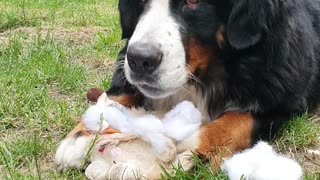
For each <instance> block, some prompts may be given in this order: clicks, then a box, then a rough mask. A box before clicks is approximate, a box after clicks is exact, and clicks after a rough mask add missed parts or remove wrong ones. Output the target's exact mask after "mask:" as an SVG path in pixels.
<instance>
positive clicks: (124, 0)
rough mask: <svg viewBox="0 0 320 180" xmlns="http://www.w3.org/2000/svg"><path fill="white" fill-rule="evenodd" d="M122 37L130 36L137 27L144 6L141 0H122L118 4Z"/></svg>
mask: <svg viewBox="0 0 320 180" xmlns="http://www.w3.org/2000/svg"><path fill="white" fill-rule="evenodd" d="M118 8H119V12H120V23H121V28H122V39H127V38H130V37H131V36H132V34H133V32H134V29H135V28H136V25H137V23H138V20H139V17H140V14H141V13H142V11H143V6H141V3H140V1H139V0H120V1H119V4H118Z"/></svg>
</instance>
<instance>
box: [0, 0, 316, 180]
mask: <svg viewBox="0 0 320 180" xmlns="http://www.w3.org/2000/svg"><path fill="white" fill-rule="evenodd" d="M116 6H117V1H116V0H56V1H49V0H0V97H1V98H0V179H84V176H83V173H82V172H81V171H78V170H70V171H68V172H66V173H63V174H60V173H58V172H56V170H55V168H54V165H53V163H52V159H53V156H54V153H55V150H56V148H57V145H58V143H59V141H60V140H61V139H62V138H63V136H64V135H65V134H67V132H68V131H70V130H71V129H72V127H73V126H74V124H75V122H76V120H78V119H79V118H80V117H81V115H82V113H83V112H84V110H85V109H86V108H87V106H88V105H87V104H86V103H85V98H84V97H85V93H86V91H87V90H88V89H90V88H92V87H100V88H104V89H107V88H108V86H109V83H110V78H111V74H112V69H113V62H114V60H115V58H116V56H117V53H118V51H119V50H120V48H121V47H122V46H123V42H122V41H120V37H121V32H120V25H119V21H118V12H117V8H116ZM317 127H319V124H316V123H315V122H312V121H311V120H309V118H308V117H307V116H303V117H299V118H298V120H297V121H295V122H292V123H290V124H289V125H288V127H287V128H286V129H285V130H284V131H283V134H282V135H281V136H280V137H279V140H278V141H276V142H275V143H274V146H275V147H277V148H278V149H279V150H280V151H281V152H283V153H285V154H289V155H291V153H293V154H294V155H297V157H298V158H297V159H298V160H299V162H301V164H302V165H304V163H305V162H306V161H307V160H306V159H305V158H304V156H303V154H304V150H306V149H308V148H315V147H319V144H318V145H317V143H318V142H317V140H316V139H317V137H319V128H317ZM196 162H197V163H196V168H195V170H194V171H192V172H188V173H185V172H182V171H181V170H180V169H179V168H178V169H177V174H176V176H174V177H169V179H190V180H191V179H226V177H225V175H224V174H223V173H218V174H216V175H212V173H211V171H210V170H209V168H207V165H206V164H204V163H202V162H201V161H196ZM311 164H312V163H311ZM306 169H307V170H308V171H307V172H308V173H307V175H306V179H316V176H318V175H319V171H320V170H319V169H320V168H319V167H318V166H316V165H314V166H310V163H308V165H307V166H306Z"/></svg>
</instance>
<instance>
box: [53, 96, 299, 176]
mask: <svg viewBox="0 0 320 180" xmlns="http://www.w3.org/2000/svg"><path fill="white" fill-rule="evenodd" d="M82 121H83V123H82V125H83V126H84V127H85V128H84V129H86V130H88V132H82V133H87V134H86V136H80V137H78V138H77V140H74V139H73V138H66V139H65V140H63V141H62V142H61V144H60V146H59V148H58V150H57V153H56V156H55V163H56V164H57V166H58V169H59V170H66V169H67V168H69V167H76V168H80V166H81V164H82V163H83V160H85V156H86V152H88V151H89V149H90V147H91V146H90V142H93V141H94V139H95V137H96V135H97V134H99V136H98V139H97V141H95V143H94V144H93V150H92V153H91V156H90V157H89V160H90V164H89V166H88V167H87V168H86V171H85V174H86V176H87V178H88V179H96V180H104V179H128V180H131V179H160V178H161V174H162V172H163V170H165V171H167V172H168V173H170V174H173V173H174V172H173V167H177V166H179V167H182V168H183V170H186V171H187V170H189V169H191V168H192V166H193V163H194V162H193V158H192V151H194V150H195V151H196V148H197V143H196V142H194V141H192V140H191V139H192V138H191V139H189V137H193V136H194V134H197V132H199V131H201V126H203V124H201V114H200V112H199V111H198V110H197V109H196V108H195V107H194V105H193V104H192V103H190V102H188V101H184V102H181V103H179V104H177V105H176V107H174V108H173V109H172V110H171V111H169V112H168V113H166V114H155V112H149V111H148V112H146V111H144V110H143V109H134V108H132V109H128V108H125V107H123V106H122V105H120V104H118V103H116V102H114V101H111V100H110V99H108V97H107V95H106V94H102V95H101V96H100V97H99V99H98V102H97V103H96V104H95V105H92V106H90V107H89V109H88V110H87V111H86V113H85V114H84V116H83V120H82ZM112 128H114V129H116V130H114V129H112ZM81 129H83V128H81ZM212 133H214V132H212ZM80 138H81V139H80ZM221 168H222V170H223V171H224V172H225V173H226V174H227V175H228V177H229V179H230V180H238V179H241V178H245V179H248V180H278V179H279V180H282V179H286V180H299V179H301V178H302V176H303V172H302V169H301V167H300V166H299V164H298V163H296V162H295V161H294V160H291V159H288V158H286V157H284V156H281V155H279V154H277V153H276V152H275V151H274V150H273V149H272V146H270V145H268V144H267V143H264V142H259V143H258V144H256V145H255V146H254V147H253V148H252V149H247V150H245V151H243V152H241V153H237V154H235V155H234V156H232V157H230V158H228V159H226V160H225V161H224V163H223V165H222V167H221Z"/></svg>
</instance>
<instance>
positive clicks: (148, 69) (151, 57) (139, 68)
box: [127, 43, 162, 73]
mask: <svg viewBox="0 0 320 180" xmlns="http://www.w3.org/2000/svg"><path fill="white" fill-rule="evenodd" d="M127 60H128V64H129V66H130V68H131V70H132V71H133V72H135V73H152V72H153V71H155V70H156V69H157V68H158V67H159V65H160V64H161V61H162V53H161V51H160V49H159V48H157V47H155V46H153V45H150V44H142V43H136V44H132V45H130V47H129V48H128V52H127Z"/></svg>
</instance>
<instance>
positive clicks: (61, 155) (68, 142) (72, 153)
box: [54, 136, 93, 171]
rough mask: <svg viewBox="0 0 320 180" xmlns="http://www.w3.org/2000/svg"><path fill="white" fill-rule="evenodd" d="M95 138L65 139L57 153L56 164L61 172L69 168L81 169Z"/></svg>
mask: <svg viewBox="0 0 320 180" xmlns="http://www.w3.org/2000/svg"><path fill="white" fill-rule="evenodd" d="M92 139H93V136H80V137H76V136H74V137H68V138H66V139H64V140H63V141H62V142H61V143H60V145H59V147H58V149H57V152H56V155H55V158H54V162H55V164H56V165H57V168H58V170H59V171H65V170H67V169H68V168H80V167H81V165H82V162H83V161H84V159H85V156H86V154H87V152H88V149H89V145H90V142H91V140H92Z"/></svg>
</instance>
